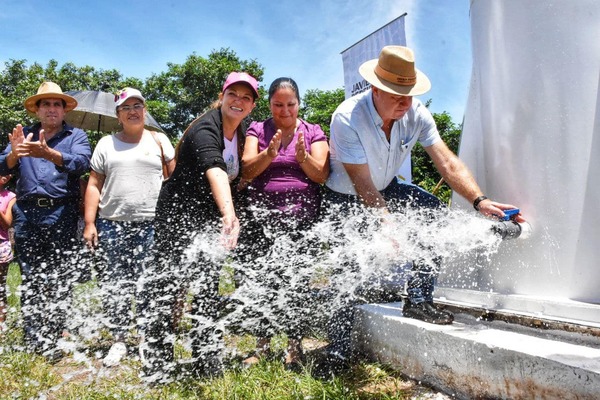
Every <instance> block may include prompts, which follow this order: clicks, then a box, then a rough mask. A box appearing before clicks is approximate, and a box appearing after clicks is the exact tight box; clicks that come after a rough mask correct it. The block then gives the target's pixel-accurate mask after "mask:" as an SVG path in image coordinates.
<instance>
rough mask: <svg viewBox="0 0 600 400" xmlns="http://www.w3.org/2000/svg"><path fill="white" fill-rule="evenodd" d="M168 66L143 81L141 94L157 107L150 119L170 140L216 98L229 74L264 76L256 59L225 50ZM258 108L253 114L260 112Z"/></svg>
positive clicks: (191, 56)
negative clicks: (163, 70)
mask: <svg viewBox="0 0 600 400" xmlns="http://www.w3.org/2000/svg"><path fill="white" fill-rule="evenodd" d="M167 66H168V70H167V71H166V72H162V73H160V74H154V75H152V76H151V77H150V78H148V79H147V80H146V84H145V86H144V88H143V93H144V94H145V95H146V96H147V97H148V99H149V100H151V101H152V105H153V106H154V107H156V109H155V110H156V115H155V114H154V113H153V114H152V116H153V117H154V118H155V119H156V120H157V121H158V122H159V123H160V124H161V126H162V127H163V129H164V130H165V131H166V132H167V134H168V135H169V136H171V137H172V138H173V137H178V136H179V135H180V134H181V133H182V132H183V131H184V130H185V128H187V126H188V125H189V124H190V122H192V121H193V120H194V119H195V118H196V117H198V116H199V115H201V114H202V113H203V112H205V111H206V110H207V109H208V108H209V107H210V105H211V103H212V102H213V101H215V100H217V99H218V97H219V93H220V92H221V89H222V84H223V82H224V81H225V78H226V77H227V75H228V74H229V73H230V72H231V71H245V72H247V73H249V74H250V75H252V76H254V77H255V78H256V79H257V80H258V81H260V80H262V77H263V67H262V66H261V65H260V64H259V63H258V62H257V61H256V60H241V59H240V58H239V57H238V56H237V55H236V53H235V52H234V51H233V50H231V49H228V48H225V49H220V50H213V51H212V52H211V53H210V54H209V55H208V57H207V58H204V57H201V56H198V55H196V54H195V53H194V54H192V55H190V56H189V57H188V58H187V59H186V61H185V62H184V63H183V64H174V63H168V64H167ZM263 107H264V105H263ZM257 109H258V110H257ZM257 109H255V112H254V114H256V113H257V111H260V108H259V107H257ZM153 110H154V108H153Z"/></svg>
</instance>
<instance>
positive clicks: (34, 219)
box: [0, 82, 91, 359]
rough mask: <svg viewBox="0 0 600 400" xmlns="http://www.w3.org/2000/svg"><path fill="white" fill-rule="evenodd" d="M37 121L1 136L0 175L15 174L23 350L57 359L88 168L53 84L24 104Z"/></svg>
mask: <svg viewBox="0 0 600 400" xmlns="http://www.w3.org/2000/svg"><path fill="white" fill-rule="evenodd" d="M24 105H25V109H26V110H27V111H29V112H30V113H31V114H35V115H36V117H37V118H38V119H39V122H38V123H36V124H34V125H32V126H29V127H25V128H24V127H23V126H22V125H21V124H19V125H17V126H16V128H14V129H13V131H12V133H9V134H8V138H9V141H10V144H9V145H8V146H7V147H6V149H5V150H4V152H3V153H2V154H1V155H0V171H1V172H0V175H6V174H14V175H16V176H17V182H16V193H17V202H16V204H15V206H14V207H13V210H12V211H13V221H14V228H15V246H16V253H17V255H18V262H19V266H20V268H21V274H22V276H23V284H24V285H25V288H24V290H22V291H21V304H22V306H23V320H24V330H25V341H26V344H27V346H28V348H29V350H31V351H33V352H35V353H38V354H43V355H46V356H47V357H48V358H50V359H56V358H57V357H59V356H61V355H62V353H61V352H60V351H59V350H58V349H57V348H56V344H57V341H58V340H59V339H60V338H61V337H62V333H63V331H64V329H65V325H66V310H67V306H66V305H65V304H64V302H65V300H66V299H68V298H69V294H70V286H71V284H72V282H71V281H70V279H69V278H71V277H73V274H74V267H73V265H70V263H68V262H67V259H68V258H67V257H69V256H70V255H72V253H73V250H74V249H75V247H76V244H77V243H76V241H75V240H76V236H77V224H78V219H79V202H80V198H81V192H80V186H79V178H80V177H81V175H82V174H84V173H85V172H87V171H88V169H89V166H90V157H91V148H90V144H89V142H88V138H87V135H86V133H85V132H84V131H82V130H81V129H77V128H73V127H71V126H69V125H67V124H65V122H64V121H63V119H64V116H65V113H67V112H69V111H71V110H72V109H74V108H75V107H76V106H77V101H76V100H75V99H74V98H73V97H71V96H68V95H66V94H64V93H63V92H62V90H61V88H60V87H59V86H58V85H57V84H56V83H53V82H44V83H42V84H41V86H40V87H39V89H38V91H37V94H35V95H33V96H31V97H29V98H27V100H25V103H24Z"/></svg>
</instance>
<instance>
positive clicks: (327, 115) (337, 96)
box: [300, 88, 344, 137]
mask: <svg viewBox="0 0 600 400" xmlns="http://www.w3.org/2000/svg"><path fill="white" fill-rule="evenodd" d="M342 101H344V89H342V88H338V89H334V90H319V89H310V90H307V91H306V93H304V97H303V98H302V107H301V108H300V116H301V118H303V119H305V120H306V121H307V122H310V123H312V124H319V125H320V126H321V128H322V129H323V131H324V132H325V134H326V135H327V137H329V125H330V124H331V116H332V115H333V112H334V111H335V109H336V108H337V106H338V105H340V103H341V102H342Z"/></svg>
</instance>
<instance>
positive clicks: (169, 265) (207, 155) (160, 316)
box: [142, 72, 258, 380]
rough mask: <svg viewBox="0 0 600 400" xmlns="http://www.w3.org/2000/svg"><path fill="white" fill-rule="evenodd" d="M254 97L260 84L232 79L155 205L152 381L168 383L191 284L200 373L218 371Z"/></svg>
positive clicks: (179, 156) (195, 125)
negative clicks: (227, 270) (176, 318)
mask: <svg viewBox="0 0 600 400" xmlns="http://www.w3.org/2000/svg"><path fill="white" fill-rule="evenodd" d="M257 97H258V83H257V82H256V79H254V78H253V77H252V76H250V75H248V74H246V73H243V72H232V73H231V74H229V76H228V77H227V79H226V81H225V84H224V85H223V91H222V93H221V94H220V95H219V100H218V102H216V104H215V105H214V108H213V109H211V110H210V111H208V112H207V113H205V114H204V115H202V116H201V117H199V118H197V119H196V120H195V121H194V122H192V123H191V125H190V126H189V127H188V129H187V130H186V132H185V133H184V135H183V137H182V138H181V141H180V143H179V144H178V146H177V153H176V166H175V171H173V174H172V175H171V177H170V179H168V180H167V181H165V183H164V184H163V187H162V190H161V192H160V196H159V199H158V203H157V205H156V217H155V250H156V260H157V262H156V265H155V270H154V271H152V273H151V274H150V275H149V276H148V277H147V279H146V282H145V284H146V286H147V295H148V296H149V300H150V302H151V308H150V309H149V315H148V326H147V330H146V340H145V343H144V344H143V345H142V348H143V349H144V351H143V352H142V357H143V360H142V361H143V363H144V372H145V375H146V376H147V379H149V380H166V379H168V374H165V373H170V372H172V370H173V367H174V366H175V362H174V360H173V341H174V333H175V332H174V327H173V324H172V319H171V316H172V312H173V309H174V307H175V306H176V299H177V292H178V291H179V290H180V289H179V288H181V287H182V286H184V284H185V283H190V282H191V283H192V286H191V288H192V292H197V293H196V294H195V296H194V302H193V314H194V319H193V322H194V324H195V325H196V326H194V329H192V335H193V342H192V355H193V358H194V366H195V367H196V368H195V373H197V374H199V375H205V374H217V373H219V372H220V370H221V359H220V358H221V357H220V354H221V350H222V348H223V345H222V337H221V336H222V335H221V330H220V329H219V328H218V327H217V323H216V319H217V314H218V310H217V305H218V302H219V295H218V284H219V274H220V270H221V265H222V263H221V262H220V261H219V259H220V258H222V257H220V255H222V254H223V252H224V250H231V249H233V248H235V246H236V244H237V239H238V234H239V221H238V218H237V216H236V211H235V208H234V197H235V185H236V183H237V181H238V179H237V177H238V175H239V176H241V174H240V165H241V163H240V159H241V156H242V145H243V143H244V135H245V126H244V124H243V120H244V119H245V118H246V117H247V116H248V115H249V114H250V112H251V111H252V110H253V109H254V107H255V105H256V103H255V102H256V98H257ZM215 241H216V242H220V243H221V244H222V246H219V245H218V243H215Z"/></svg>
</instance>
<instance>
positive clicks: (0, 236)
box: [0, 175, 17, 331]
mask: <svg viewBox="0 0 600 400" xmlns="http://www.w3.org/2000/svg"><path fill="white" fill-rule="evenodd" d="M10 178H11V176H10V175H4V176H0V331H1V330H3V327H4V320H5V319H6V308H7V299H6V276H7V275H8V266H9V264H10V262H11V261H12V259H13V250H12V244H11V243H10V237H9V233H8V229H9V228H10V227H11V225H12V207H13V205H14V204H15V201H16V200H17V199H16V196H15V194H14V193H13V192H11V191H10V190H7V189H6V188H5V187H4V186H5V185H6V184H7V183H8V181H10Z"/></svg>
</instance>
